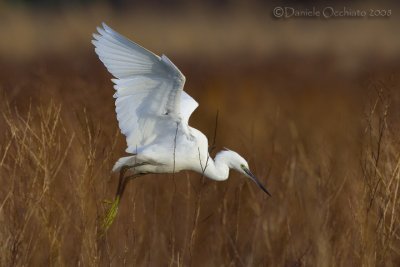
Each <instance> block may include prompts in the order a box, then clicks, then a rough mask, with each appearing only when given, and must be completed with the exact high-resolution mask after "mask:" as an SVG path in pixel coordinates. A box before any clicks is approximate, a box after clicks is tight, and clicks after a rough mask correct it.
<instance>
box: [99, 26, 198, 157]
mask: <svg viewBox="0 0 400 267" xmlns="http://www.w3.org/2000/svg"><path fill="white" fill-rule="evenodd" d="M97 31H98V34H93V37H94V40H93V41H92V43H93V44H94V45H95V47H96V48H95V51H96V53H97V55H98V56H99V58H100V60H101V61H102V62H103V63H104V65H105V66H106V68H107V69H108V71H109V72H110V73H111V74H112V75H113V76H114V77H115V78H116V79H113V80H112V81H113V82H114V83H115V85H114V88H115V90H116V93H115V94H114V97H115V98H116V101H115V105H116V112H117V119H118V122H119V127H120V129H121V132H122V133H123V134H124V135H125V136H126V141H127V145H128V148H127V150H126V151H127V152H129V153H134V152H135V149H137V148H138V147H141V146H144V145H147V144H149V143H151V142H153V141H154V140H155V139H156V138H157V137H158V136H160V135H162V134H165V131H166V130H171V129H172V128H171V125H172V126H173V125H175V126H174V127H176V123H177V122H182V124H183V126H184V127H183V129H184V131H185V129H186V134H189V133H188V132H187V129H188V127H187V124H188V121H189V117H190V115H191V114H192V112H193V111H194V110H195V109H196V108H197V106H198V103H197V102H196V101H195V100H194V99H193V98H192V97H190V96H189V95H188V94H186V93H185V92H184V91H183V86H184V83H185V76H183V74H182V73H181V72H180V71H179V69H178V68H177V67H176V66H175V65H174V64H173V63H172V62H171V61H170V60H169V59H168V58H167V57H166V56H164V55H162V56H161V57H159V56H157V55H155V54H153V53H152V52H150V51H148V50H147V49H145V48H143V47H141V46H139V45H138V44H136V43H134V42H132V41H130V40H128V39H127V38H125V37H124V36H122V35H120V34H119V33H117V32H115V31H114V30H113V29H111V28H110V27H108V26H107V25H106V24H104V23H103V28H100V27H99V28H97Z"/></svg>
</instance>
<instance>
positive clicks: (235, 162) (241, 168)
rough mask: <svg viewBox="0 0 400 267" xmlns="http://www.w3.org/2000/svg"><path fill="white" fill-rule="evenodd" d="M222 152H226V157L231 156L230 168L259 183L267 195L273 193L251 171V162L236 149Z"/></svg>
mask: <svg viewBox="0 0 400 267" xmlns="http://www.w3.org/2000/svg"><path fill="white" fill-rule="evenodd" d="M222 152H223V153H224V152H225V153H224V154H226V157H227V158H229V160H228V163H227V164H228V166H229V168H231V169H234V170H236V171H238V172H239V173H241V174H243V175H244V176H247V177H249V178H250V179H251V180H252V181H253V182H255V183H256V184H257V185H258V187H260V188H261V190H263V191H264V192H265V193H266V194H267V195H269V196H271V194H270V193H269V192H268V190H267V189H266V188H265V187H264V185H263V184H262V183H261V182H260V180H258V178H257V177H256V176H255V175H254V174H253V173H252V172H251V171H250V168H249V164H248V163H247V161H246V160H245V159H244V158H243V157H242V156H240V155H239V154H238V153H236V152H235V151H232V150H228V149H226V150H225V151H222Z"/></svg>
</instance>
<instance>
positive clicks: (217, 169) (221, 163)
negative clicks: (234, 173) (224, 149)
mask: <svg viewBox="0 0 400 267" xmlns="http://www.w3.org/2000/svg"><path fill="white" fill-rule="evenodd" d="M227 160H228V159H227V158H226V157H225V156H224V153H221V152H219V153H218V154H217V155H216V156H215V158H214V160H213V159H212V158H211V157H210V158H209V160H208V163H207V167H206V169H205V172H204V175H205V176H207V177H208V178H210V179H213V180H216V181H223V180H226V179H228V176H229V165H228V161H227Z"/></svg>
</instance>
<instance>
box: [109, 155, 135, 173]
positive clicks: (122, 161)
mask: <svg viewBox="0 0 400 267" xmlns="http://www.w3.org/2000/svg"><path fill="white" fill-rule="evenodd" d="M135 157H136V155H134V156H129V157H122V158H120V159H119V160H117V162H115V164H114V167H113V168H112V171H113V172H118V171H120V170H121V168H122V167H123V166H125V165H132V163H134V162H135Z"/></svg>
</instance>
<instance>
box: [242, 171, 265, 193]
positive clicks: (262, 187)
mask: <svg viewBox="0 0 400 267" xmlns="http://www.w3.org/2000/svg"><path fill="white" fill-rule="evenodd" d="M243 170H244V172H245V173H246V174H247V175H248V176H249V177H250V178H251V180H253V181H254V182H255V183H256V184H257V185H258V187H260V188H261V190H262V191H264V192H265V193H266V194H267V195H268V196H270V197H272V195H271V194H270V193H269V192H268V190H267V189H266V188H265V187H264V185H263V184H262V183H261V182H260V181H259V180H258V179H257V177H256V176H255V175H254V174H252V173H251V171H250V170H249V169H247V168H243Z"/></svg>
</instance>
